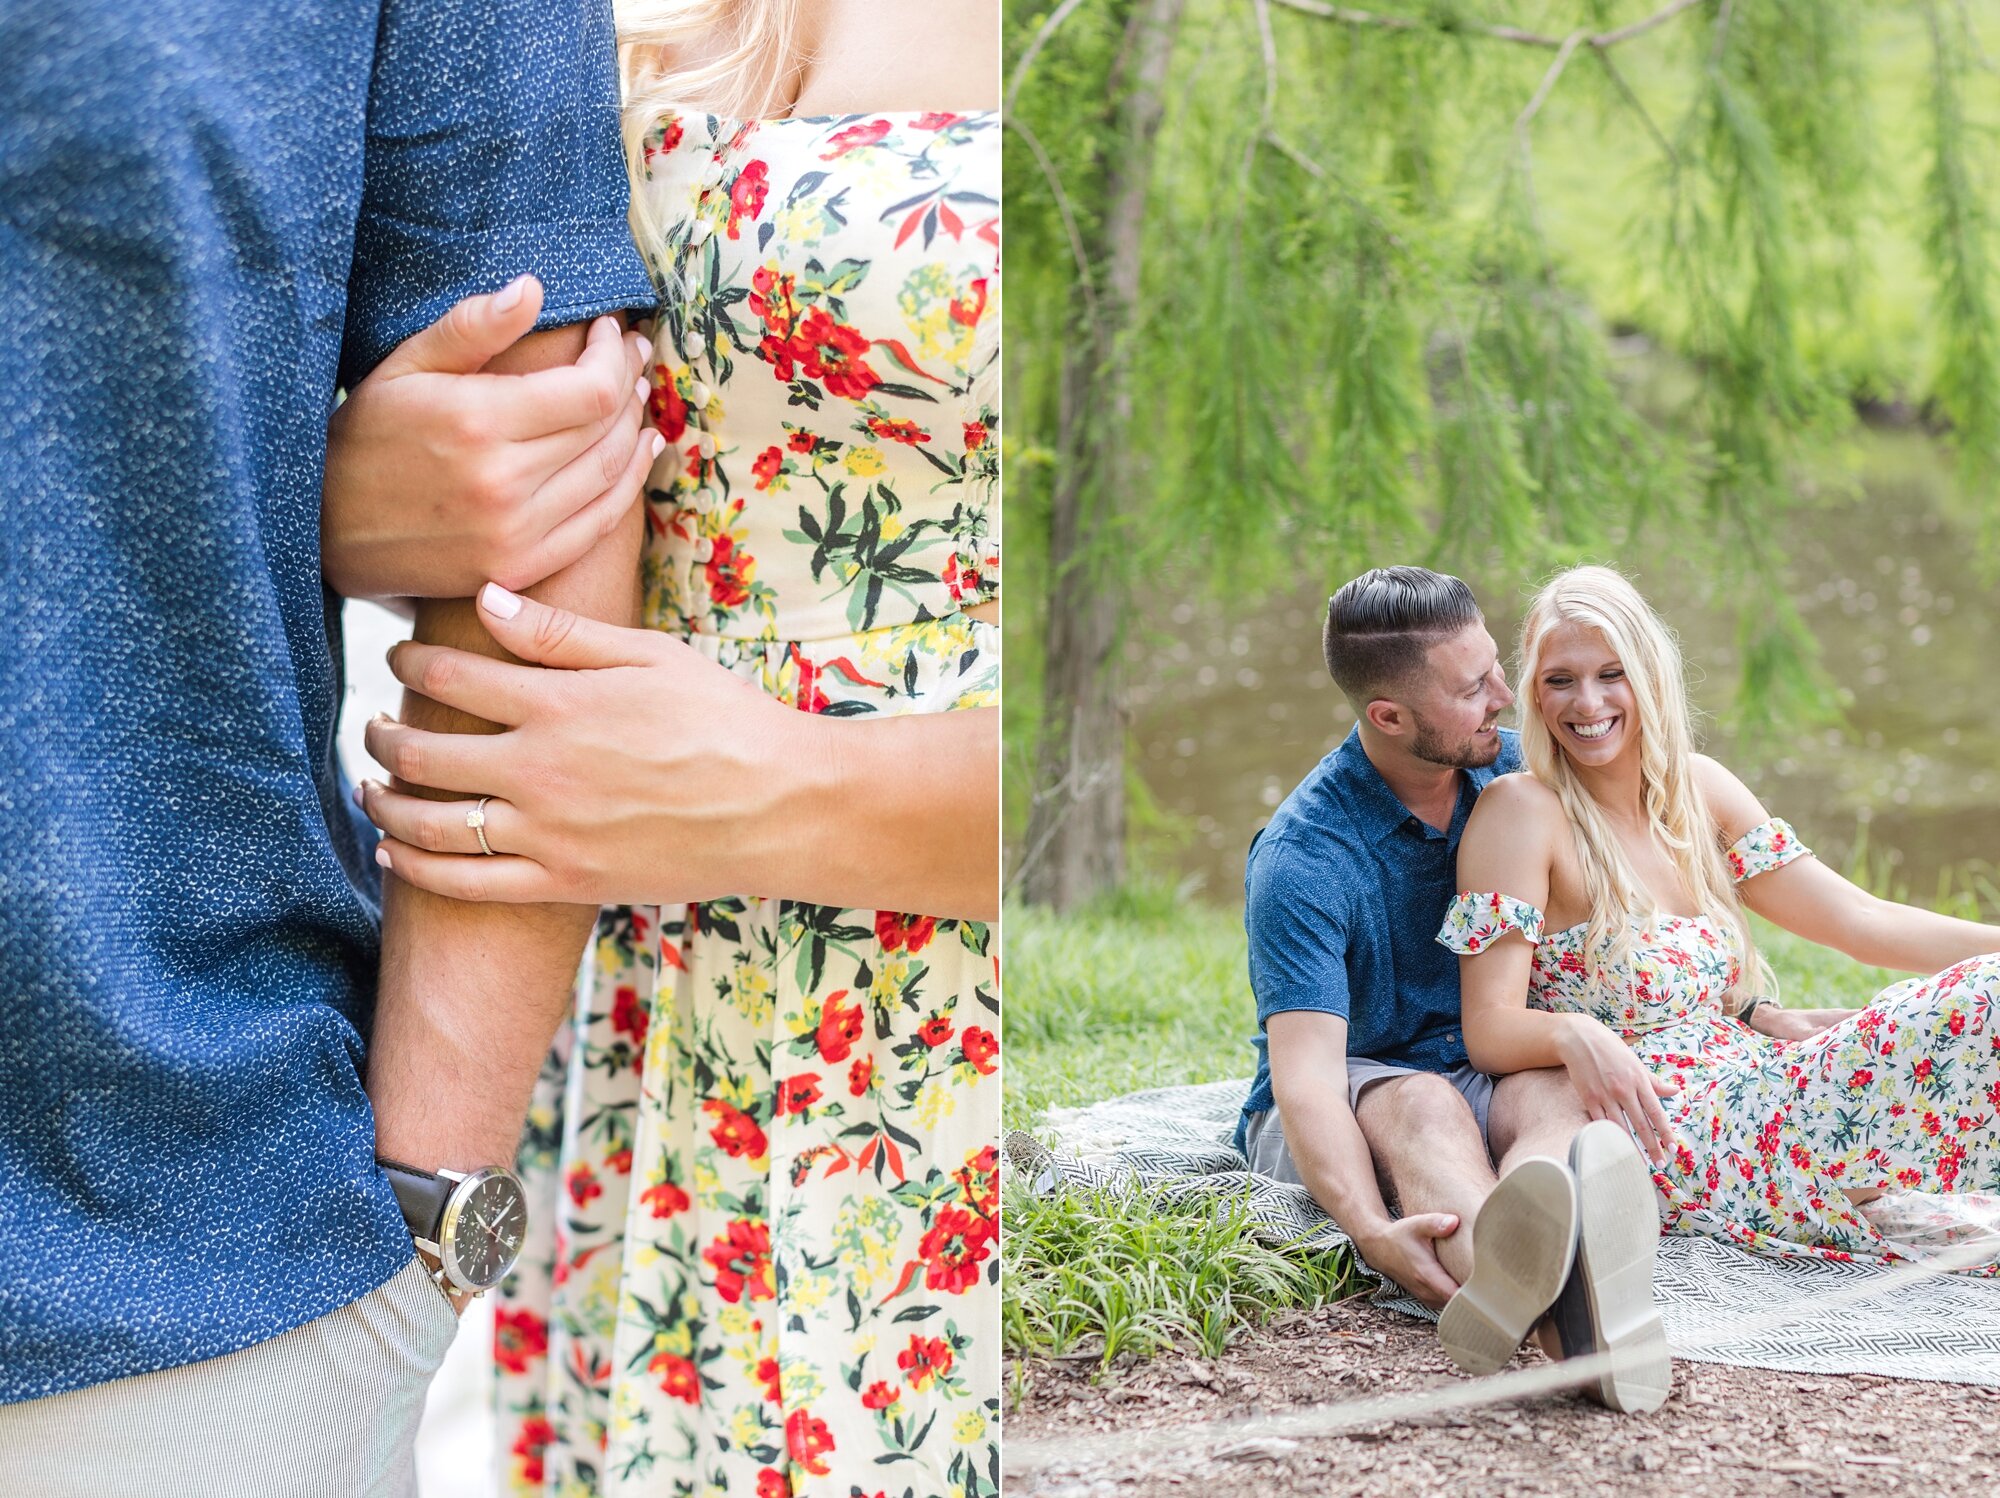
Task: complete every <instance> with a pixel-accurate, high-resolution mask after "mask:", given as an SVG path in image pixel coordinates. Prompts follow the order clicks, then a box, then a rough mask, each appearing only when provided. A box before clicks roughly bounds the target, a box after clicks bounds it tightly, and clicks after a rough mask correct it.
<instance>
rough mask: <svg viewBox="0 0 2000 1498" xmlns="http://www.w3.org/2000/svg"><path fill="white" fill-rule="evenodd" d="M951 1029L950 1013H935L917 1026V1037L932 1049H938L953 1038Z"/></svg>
mask: <svg viewBox="0 0 2000 1498" xmlns="http://www.w3.org/2000/svg"><path fill="white" fill-rule="evenodd" d="M951 1031H952V1026H951V1017H950V1016H949V1015H944V1014H933V1015H932V1016H931V1017H930V1018H929V1019H927V1020H925V1021H924V1022H923V1023H922V1024H921V1025H919V1026H918V1027H917V1039H919V1040H921V1041H922V1042H923V1043H924V1044H925V1045H927V1046H930V1047H931V1048H932V1049H936V1048H937V1047H938V1046H941V1045H943V1044H944V1043H945V1042H946V1041H947V1040H950V1039H951Z"/></svg>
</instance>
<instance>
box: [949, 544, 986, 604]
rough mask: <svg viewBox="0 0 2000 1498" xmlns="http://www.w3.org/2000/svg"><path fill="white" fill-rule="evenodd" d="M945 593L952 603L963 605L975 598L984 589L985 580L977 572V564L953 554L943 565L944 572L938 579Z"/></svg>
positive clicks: (978, 571)
mask: <svg viewBox="0 0 2000 1498" xmlns="http://www.w3.org/2000/svg"><path fill="white" fill-rule="evenodd" d="M938 581H939V582H941V583H943V584H944V586H945V591H947V592H948V593H950V594H951V601H952V602H953V603H963V602H965V600H966V599H968V598H977V597H978V596H979V595H980V594H981V593H983V592H984V591H985V589H986V578H985V576H984V575H983V574H982V573H981V572H980V570H979V564H978V563H977V562H975V561H972V560H971V559H970V558H967V557H961V556H959V555H957V554H956V553H954V554H953V555H952V557H951V559H950V560H949V561H947V562H946V563H945V564H944V572H943V574H942V575H941V576H940V577H939V578H938Z"/></svg>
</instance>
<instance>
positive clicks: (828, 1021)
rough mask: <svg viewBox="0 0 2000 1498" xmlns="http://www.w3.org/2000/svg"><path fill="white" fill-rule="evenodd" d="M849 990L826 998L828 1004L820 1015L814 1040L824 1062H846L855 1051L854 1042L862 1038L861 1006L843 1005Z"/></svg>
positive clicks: (837, 991)
mask: <svg viewBox="0 0 2000 1498" xmlns="http://www.w3.org/2000/svg"><path fill="white" fill-rule="evenodd" d="M846 997H847V990H846V989H844V988H842V989H838V990H836V991H835V992H833V993H830V994H828V995H827V996H826V1003H825V1004H824V1005H823V1006H822V1007H821V1009H820V1013H819V1030H818V1032H817V1033H816V1035H815V1037H814V1040H815V1043H816V1044H817V1045H818V1046H819V1055H820V1059H821V1060H822V1061H828V1062H835V1061H845V1060H846V1059H847V1058H848V1055H849V1054H850V1053H851V1052H852V1051H853V1049H854V1042H855V1041H857V1040H859V1039H860V1038H861V1006H860V1005H859V1004H843V1003H841V1000H842V999H844V998H846Z"/></svg>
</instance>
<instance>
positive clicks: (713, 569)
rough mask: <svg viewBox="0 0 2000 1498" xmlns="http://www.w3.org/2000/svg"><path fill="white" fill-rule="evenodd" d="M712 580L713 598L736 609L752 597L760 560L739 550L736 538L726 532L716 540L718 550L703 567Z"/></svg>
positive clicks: (709, 580)
mask: <svg viewBox="0 0 2000 1498" xmlns="http://www.w3.org/2000/svg"><path fill="white" fill-rule="evenodd" d="M702 571H703V574H704V576H705V577H706V578H707V580H708V596H709V599H710V600H711V601H712V602H714V603H716V604H719V605H720V606H722V607H723V608H726V609H733V608H736V607H738V606H739V605H741V604H743V603H744V602H745V601H747V600H748V599H749V597H750V583H751V580H752V579H753V578H755V577H756V575H757V561H756V558H754V557H752V556H751V555H750V554H749V553H748V552H740V551H738V550H737V549H736V538H735V537H734V536H732V535H730V534H729V532H727V531H724V532H723V533H722V534H721V535H719V536H717V537H716V538H715V551H714V553H713V554H712V555H711V556H710V557H709V559H708V561H707V562H705V563H704V564H703V566H702Z"/></svg>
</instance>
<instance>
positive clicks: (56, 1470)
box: [0, 1259, 458, 1498]
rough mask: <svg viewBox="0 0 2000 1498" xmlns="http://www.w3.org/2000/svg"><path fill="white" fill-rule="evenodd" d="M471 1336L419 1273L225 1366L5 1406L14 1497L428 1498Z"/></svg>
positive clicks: (5, 1483)
mask: <svg viewBox="0 0 2000 1498" xmlns="http://www.w3.org/2000/svg"><path fill="white" fill-rule="evenodd" d="M457 1330H458V1318H457V1316H456V1315H455V1314H454V1313H453V1311H452V1308H451V1304H450V1302H449V1301H447V1300H446V1299H445V1298H444V1295H443V1294H442V1293H441V1292H440V1291H439V1290H438V1288H437V1286H436V1285H435V1284H433V1283H432V1282H431V1279H430V1277H429V1275H428V1274H427V1273H426V1272H425V1270H424V1266H423V1265H422V1264H420V1263H419V1262H417V1261H416V1260H415V1259H412V1260H411V1261H410V1262H409V1264H407V1265H406V1266H404V1268H403V1269H402V1270H401V1271H400V1272H399V1273H398V1274H397V1275H396V1277H395V1278H394V1279H392V1280H390V1281H389V1283H388V1284H386V1285H384V1286H382V1288H381V1289H379V1290H376V1291H374V1292H373V1293H372V1294H369V1295H364V1296H363V1297H362V1298H361V1299H360V1300H357V1301H355V1302H354V1303H353V1304H352V1305H347V1306H342V1307H341V1308H340V1309H339V1310H337V1311H334V1312H331V1313H330V1314H328V1315H325V1316H322V1317H320V1318H319V1319H318V1320H317V1321H309V1322H307V1323H306V1324H305V1325H304V1326H300V1327H294V1328H293V1329H292V1330H291V1331H288V1332H285V1333H284V1334H283V1335H281V1336H277V1337H273V1338H272V1339H271V1340H270V1341H268V1342H260V1343H258V1344H257V1345H256V1346H254V1347H246V1348H244V1349H243V1350H242V1351H240V1352H232V1353H229V1354H227V1355H225V1356H223V1357H219V1358H210V1359H208V1360H207V1361H205V1362H200V1363H189V1364H187V1365H186V1366H184V1367H180V1368H165V1369H162V1370H160V1371H159V1372H157V1373H142V1374H140V1375H138V1376H137V1377H135V1378H121V1379H114V1380H113V1381H112V1382H110V1383H108V1384H98V1385H96V1386H94V1387H92V1388H88V1389H75V1390H72V1391H70V1392H69V1393H66V1394H54V1395H51V1396H50V1397H49V1398H47V1399H30V1400H28V1401H26V1402H24V1403H21V1404H10V1405H0V1492H4V1493H6V1494H8V1495H9V1498H415V1494H416V1491H417V1468H416V1439H417V1424H418V1422H419V1421H420V1420H421V1419H422V1418H423V1413H424V1394H425V1392H426V1390H427V1389H428V1388H429V1387H430V1381H431V1378H432V1376H433V1375H434V1374H435V1373H436V1372H437V1370H438V1365H439V1364H440V1363H442V1362H443V1361H444V1355H445V1352H446V1351H447V1350H448V1349H449V1348H450V1346H451V1339H452V1336H453V1334H454V1333H456V1332H457Z"/></svg>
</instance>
